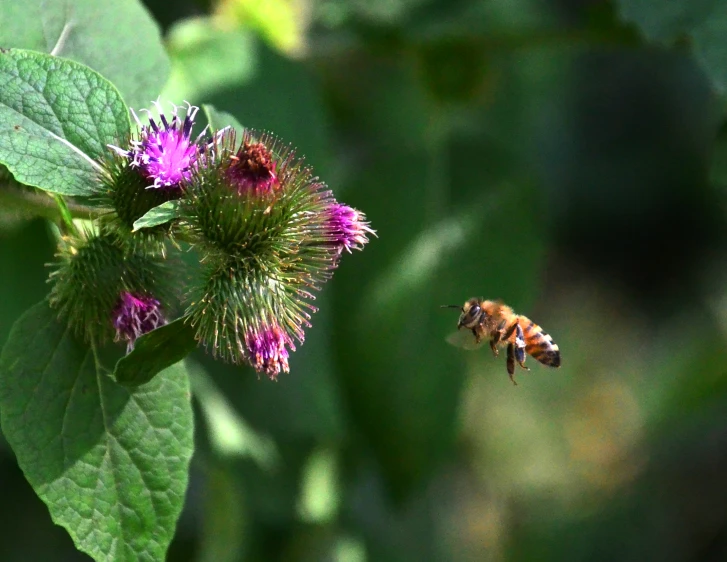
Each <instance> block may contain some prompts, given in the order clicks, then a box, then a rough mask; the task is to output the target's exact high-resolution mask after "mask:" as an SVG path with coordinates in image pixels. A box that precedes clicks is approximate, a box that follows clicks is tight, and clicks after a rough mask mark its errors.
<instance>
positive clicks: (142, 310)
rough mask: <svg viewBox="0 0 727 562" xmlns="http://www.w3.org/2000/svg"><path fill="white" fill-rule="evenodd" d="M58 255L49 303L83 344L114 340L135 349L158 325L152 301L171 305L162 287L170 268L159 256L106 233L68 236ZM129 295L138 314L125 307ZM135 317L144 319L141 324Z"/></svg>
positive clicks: (165, 290) (167, 291) (165, 287)
mask: <svg viewBox="0 0 727 562" xmlns="http://www.w3.org/2000/svg"><path fill="white" fill-rule="evenodd" d="M57 256H58V258H59V261H58V262H57V263H56V264H55V270H54V271H53V272H52V273H51V275H50V279H49V280H50V282H51V283H52V284H53V288H52V289H51V293H50V297H49V300H50V304H51V306H52V307H53V308H54V309H56V310H57V311H58V315H59V318H60V319H61V320H63V321H65V322H67V323H68V326H69V327H70V328H71V330H72V331H73V332H74V333H75V334H76V335H77V336H79V337H80V338H82V339H83V340H84V341H86V342H88V343H95V344H99V345H102V344H104V343H106V342H108V341H109V340H110V339H111V338H112V337H114V338H115V339H117V340H120V339H123V340H125V341H127V343H130V344H132V345H133V340H135V339H136V337H138V335H140V334H141V333H143V332H145V331H148V328H149V327H150V326H151V325H152V324H153V325H154V327H157V326H158V325H160V324H159V321H158V320H155V318H156V314H157V312H158V309H159V307H160V305H159V304H157V305H156V306H155V307H154V306H151V305H152V300H153V301H154V302H159V301H158V300H156V299H160V300H161V301H165V300H166V301H168V299H169V296H170V293H171V291H170V290H169V289H168V288H167V286H165V284H164V283H165V281H167V280H168V279H169V274H170V268H169V266H168V265H167V263H166V262H165V261H164V260H163V258H162V256H161V255H159V254H157V255H155V254H152V253H150V252H149V251H146V250H144V251H142V249H141V248H140V247H139V246H138V245H129V244H127V243H124V242H122V241H121V240H120V239H119V237H118V236H117V235H116V234H115V233H102V234H100V235H93V234H88V235H87V237H86V238H85V239H82V238H65V239H64V240H63V241H62V244H61V248H60V251H59V253H58V254H57ZM126 293H128V294H130V295H133V296H135V297H136V298H137V299H139V303H137V304H136V307H137V309H138V310H136V311H135V310H134V309H133V305H128V306H123V305H124V295H125V294H126ZM150 295H154V298H152V297H151V296H150ZM148 299H151V300H148ZM152 308H156V310H157V312H154V313H152V311H151V309H152ZM159 314H160V313H159ZM134 316H136V317H138V319H139V320H141V322H140V323H138V325H134V322H136V319H135V318H134ZM132 332H133V334H132ZM132 335H133V337H132Z"/></svg>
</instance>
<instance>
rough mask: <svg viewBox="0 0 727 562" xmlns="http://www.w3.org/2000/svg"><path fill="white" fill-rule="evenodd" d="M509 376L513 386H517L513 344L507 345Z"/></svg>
mask: <svg viewBox="0 0 727 562" xmlns="http://www.w3.org/2000/svg"><path fill="white" fill-rule="evenodd" d="M507 374H508V375H510V380H511V381H512V384H517V383H516V382H515V348H514V346H513V345H512V344H511V343H509V344H507Z"/></svg>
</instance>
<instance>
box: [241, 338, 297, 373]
mask: <svg viewBox="0 0 727 562" xmlns="http://www.w3.org/2000/svg"><path fill="white" fill-rule="evenodd" d="M286 345H287V346H288V347H290V349H291V350H292V351H295V346H294V345H293V341H292V340H291V338H290V336H288V334H286V333H285V332H284V331H283V330H282V329H281V328H280V327H279V326H278V325H276V324H272V325H269V326H265V325H263V326H262V327H261V329H252V330H250V331H248V333H247V335H246V336H245V347H246V348H247V354H248V360H249V361H250V364H251V365H252V366H253V367H254V368H255V370H256V371H257V372H258V373H265V374H266V375H268V376H269V377H270V378H271V379H273V380H275V379H276V378H277V377H278V375H279V374H280V372H281V371H284V372H286V373H288V372H290V366H289V365H288V356H289V354H288V350H287V349H286V347H285V346H286Z"/></svg>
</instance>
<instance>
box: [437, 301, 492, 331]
mask: <svg viewBox="0 0 727 562" xmlns="http://www.w3.org/2000/svg"><path fill="white" fill-rule="evenodd" d="M443 308H458V309H460V310H461V311H462V314H460V315H459V321H458V322H457V329H458V330H459V329H460V328H462V327H465V328H468V329H471V328H474V327H475V326H476V325H477V324H479V323H480V322H481V321H482V315H483V314H485V312H484V311H483V310H482V308H480V300H479V299H477V298H472V299H470V300H468V301H467V302H465V303H464V305H462V306H458V305H456V304H445V305H443Z"/></svg>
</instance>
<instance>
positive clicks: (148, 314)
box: [113, 291, 167, 353]
mask: <svg viewBox="0 0 727 562" xmlns="http://www.w3.org/2000/svg"><path fill="white" fill-rule="evenodd" d="M113 317H114V320H113V321H114V328H116V338H115V339H114V341H121V340H126V352H127V353H129V352H130V351H131V350H132V349H134V342H135V341H136V339H137V338H138V337H139V336H141V335H142V334H146V333H147V332H151V331H152V330H153V329H155V328H158V327H159V326H163V325H164V324H166V323H167V321H166V320H165V318H164V316H163V315H162V312H161V308H160V303H159V301H158V300H156V299H155V298H152V297H145V296H143V295H134V294H132V293H129V292H128V291H124V292H123V293H121V297H119V303H118V304H117V305H116V308H115V309H114V313H113Z"/></svg>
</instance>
